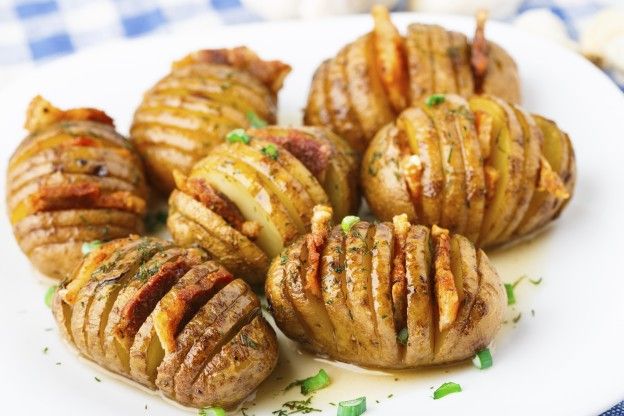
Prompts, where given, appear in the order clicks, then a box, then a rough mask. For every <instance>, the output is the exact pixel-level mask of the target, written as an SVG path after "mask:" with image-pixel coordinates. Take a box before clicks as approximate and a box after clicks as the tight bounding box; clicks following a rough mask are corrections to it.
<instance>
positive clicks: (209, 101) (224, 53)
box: [130, 47, 290, 193]
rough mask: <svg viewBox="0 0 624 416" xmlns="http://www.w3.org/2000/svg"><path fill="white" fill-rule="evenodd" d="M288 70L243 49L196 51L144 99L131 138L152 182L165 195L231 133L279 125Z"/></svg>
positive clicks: (176, 65)
mask: <svg viewBox="0 0 624 416" xmlns="http://www.w3.org/2000/svg"><path fill="white" fill-rule="evenodd" d="M289 72H290V67H289V66H288V65H286V64H284V63H282V62H279V61H265V60H262V59H260V58H259V57H258V56H257V55H256V54H255V53H254V52H252V51H251V50H250V49H247V48H245V47H237V48H233V49H206V50H200V51H196V52H194V53H191V54H189V55H187V56H186V57H184V58H183V59H181V60H179V61H177V62H175V63H174V64H173V65H172V69H171V72H170V73H169V74H168V75H167V76H166V77H164V78H163V79H161V80H160V81H159V82H158V83H156V85H154V87H152V88H151V89H150V90H149V91H147V92H146V93H145V96H144V97H143V102H142V103H141V105H140V106H139V108H138V109H137V111H136V113H135V115H134V122H133V124H132V127H131V131H130V136H131V138H132V140H133V142H134V143H135V145H136V146H137V149H138V150H139V152H140V153H141V155H142V156H143V157H144V159H145V163H146V167H147V170H148V173H149V177H150V180H152V182H153V183H154V185H155V186H156V187H157V188H158V189H160V190H162V191H164V192H167V193H168V192H170V191H171V190H172V189H173V188H174V187H175V184H174V181H173V176H172V172H173V170H174V169H177V170H179V171H181V172H183V173H188V171H190V169H191V167H192V166H193V164H194V163H195V162H196V161H198V160H199V159H201V158H202V157H203V156H205V155H206V154H207V153H208V151H209V150H210V149H211V148H212V147H213V146H215V145H217V144H219V143H221V142H222V141H223V138H224V137H225V135H226V134H227V132H229V131H230V130H232V129H236V128H240V127H249V126H251V125H252V124H253V123H254V122H257V121H258V120H260V121H261V120H264V121H266V122H268V123H275V121H276V106H277V93H278V91H279V90H280V88H281V87H282V83H283V81H284V78H285V77H286V75H287V74H288V73H289Z"/></svg>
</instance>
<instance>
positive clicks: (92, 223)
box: [6, 96, 147, 279]
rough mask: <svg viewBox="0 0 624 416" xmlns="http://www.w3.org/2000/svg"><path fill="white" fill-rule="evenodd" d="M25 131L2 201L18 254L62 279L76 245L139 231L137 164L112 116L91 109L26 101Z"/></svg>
mask: <svg viewBox="0 0 624 416" xmlns="http://www.w3.org/2000/svg"><path fill="white" fill-rule="evenodd" d="M26 128H27V129H28V130H29V132H30V135H29V136H28V137H26V138H25V139H24V140H23V141H22V143H21V144H20V145H19V147H18V148H17V149H16V151H15V152H14V153H13V156H12V157H11V160H10V161H9V167H8V171H7V195H6V200H7V206H8V211H9V216H10V220H11V224H12V225H13V233H14V234H15V238H16V239H17V242H18V244H19V245H20V248H21V249H22V251H23V252H24V253H25V254H26V255H27V256H28V258H29V259H30V261H31V262H32V263H33V265H34V266H35V267H36V268H37V269H39V271H41V272H42V273H44V274H46V275H48V276H50V277H53V278H56V279H62V278H65V277H66V276H67V275H68V274H69V273H71V272H72V271H73V269H74V268H75V267H76V266H77V265H78V263H79V262H80V260H81V259H82V256H83V254H82V252H81V248H82V245H83V243H85V242H89V241H93V240H102V241H107V240H111V239H115V238H120V237H126V236H128V235H129V234H136V233H140V232H142V230H143V215H144V213H145V205H146V204H145V201H146V198H147V187H146V182H145V177H144V174H143V165H142V163H141V160H140V159H139V156H138V154H137V153H136V152H135V151H134V150H133V148H132V146H131V145H130V143H129V142H128V141H127V140H126V139H125V138H124V137H122V136H120V135H119V134H118V133H117V132H115V128H114V125H113V121H112V120H111V119H110V118H109V117H108V116H107V115H106V114H105V113H103V112H101V111H99V110H95V109H91V108H79V109H71V110H66V111H62V110H60V109H58V108H56V107H54V106H52V104H50V103H49V102H48V101H46V100H45V99H43V98H42V97H39V96H38V97H35V98H34V99H33V100H32V102H31V103H30V107H29V108H28V114H27V119H26Z"/></svg>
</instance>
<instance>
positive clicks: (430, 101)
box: [425, 94, 445, 107]
mask: <svg viewBox="0 0 624 416" xmlns="http://www.w3.org/2000/svg"><path fill="white" fill-rule="evenodd" d="M444 100H445V98H444V94H431V95H430V96H429V97H427V100H426V101H425V104H427V107H435V106H436V105H438V104H442V103H443V102H444Z"/></svg>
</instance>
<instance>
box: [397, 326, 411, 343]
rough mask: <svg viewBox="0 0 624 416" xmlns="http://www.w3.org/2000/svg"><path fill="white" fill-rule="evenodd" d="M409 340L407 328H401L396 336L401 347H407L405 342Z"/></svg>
mask: <svg viewBox="0 0 624 416" xmlns="http://www.w3.org/2000/svg"><path fill="white" fill-rule="evenodd" d="M408 339H409V333H408V332H407V328H403V329H401V330H400V331H399V333H398V334H397V341H399V344H401V345H407V340H408Z"/></svg>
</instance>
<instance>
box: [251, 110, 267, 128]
mask: <svg viewBox="0 0 624 416" xmlns="http://www.w3.org/2000/svg"><path fill="white" fill-rule="evenodd" d="M246 116H247V120H249V123H250V124H251V127H255V128H262V127H266V126H267V124H268V123H267V122H266V121H264V120H263V119H262V118H260V117H259V116H258V114H256V113H254V112H253V111H251V110H250V111H247V114H246Z"/></svg>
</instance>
